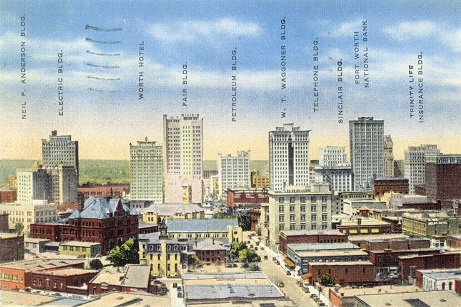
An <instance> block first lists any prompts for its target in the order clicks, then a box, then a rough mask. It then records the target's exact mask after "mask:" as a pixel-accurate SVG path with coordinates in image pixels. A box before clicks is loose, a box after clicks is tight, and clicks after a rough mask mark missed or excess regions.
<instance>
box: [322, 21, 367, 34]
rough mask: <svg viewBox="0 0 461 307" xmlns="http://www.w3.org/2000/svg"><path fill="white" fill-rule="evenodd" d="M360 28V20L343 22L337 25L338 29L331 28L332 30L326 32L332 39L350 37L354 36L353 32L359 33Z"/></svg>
mask: <svg viewBox="0 0 461 307" xmlns="http://www.w3.org/2000/svg"><path fill="white" fill-rule="evenodd" d="M361 26H362V20H361V19H357V20H352V21H347V22H343V23H341V24H340V25H339V27H332V28H334V30H332V31H331V32H328V35H329V36H332V37H344V36H351V35H353V34H354V32H357V31H360V30H361Z"/></svg>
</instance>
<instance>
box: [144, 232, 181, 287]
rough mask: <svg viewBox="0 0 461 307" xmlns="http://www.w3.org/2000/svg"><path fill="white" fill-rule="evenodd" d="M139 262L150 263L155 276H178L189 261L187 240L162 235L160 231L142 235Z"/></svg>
mask: <svg viewBox="0 0 461 307" xmlns="http://www.w3.org/2000/svg"><path fill="white" fill-rule="evenodd" d="M139 262H140V263H141V264H145V265H148V266H149V267H150V274H151V275H152V276H154V277H160V278H163V277H177V276H179V275H180V271H181V269H182V267H183V265H184V266H186V265H187V262H188V244H187V240H181V241H179V240H172V239H168V238H167V237H160V233H151V234H147V235H140V237H139Z"/></svg>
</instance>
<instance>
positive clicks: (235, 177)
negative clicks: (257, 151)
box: [218, 151, 251, 199]
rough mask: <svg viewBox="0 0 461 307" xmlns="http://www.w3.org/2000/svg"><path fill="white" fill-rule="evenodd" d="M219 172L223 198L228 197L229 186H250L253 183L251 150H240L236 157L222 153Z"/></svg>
mask: <svg viewBox="0 0 461 307" xmlns="http://www.w3.org/2000/svg"><path fill="white" fill-rule="evenodd" d="M218 174H219V187H220V190H219V191H220V195H219V197H220V198H221V199H222V198H225V197H226V191H227V189H228V188H231V189H235V188H249V187H250V185H251V182H250V181H251V177H250V152H249V151H239V152H237V156H235V157H234V156H231V155H230V154H228V155H221V154H220V155H219V159H218Z"/></svg>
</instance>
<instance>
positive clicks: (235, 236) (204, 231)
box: [167, 218, 243, 243]
mask: <svg viewBox="0 0 461 307" xmlns="http://www.w3.org/2000/svg"><path fill="white" fill-rule="evenodd" d="M167 232H168V237H169V238H170V239H173V238H176V239H179V238H187V239H195V238H227V240H228V242H229V243H232V242H242V241H243V232H242V228H241V227H240V226H239V225H238V221H237V219H236V218H235V219H187V220H183V221H180V220H177V219H176V220H175V219H170V220H168V222H167Z"/></svg>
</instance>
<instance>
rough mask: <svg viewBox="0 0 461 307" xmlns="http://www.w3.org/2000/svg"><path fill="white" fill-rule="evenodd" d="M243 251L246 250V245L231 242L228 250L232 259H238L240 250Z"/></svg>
mask: <svg viewBox="0 0 461 307" xmlns="http://www.w3.org/2000/svg"><path fill="white" fill-rule="evenodd" d="M244 249H247V245H246V244H245V243H244V242H236V241H234V242H232V245H231V248H230V254H231V255H232V256H233V257H234V258H238V257H239V252H240V251H241V250H244Z"/></svg>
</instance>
